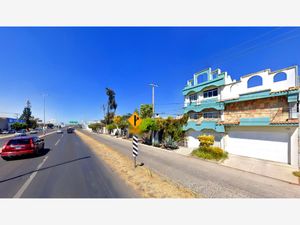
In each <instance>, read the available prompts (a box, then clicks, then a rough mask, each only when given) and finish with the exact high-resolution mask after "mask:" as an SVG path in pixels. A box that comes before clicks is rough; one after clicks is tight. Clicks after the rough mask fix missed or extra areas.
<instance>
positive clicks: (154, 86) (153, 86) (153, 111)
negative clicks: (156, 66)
mask: <svg viewBox="0 0 300 225" xmlns="http://www.w3.org/2000/svg"><path fill="white" fill-rule="evenodd" d="M149 85H150V86H152V117H153V119H154V118H155V110H154V88H156V87H158V85H157V84H154V83H152V84H149ZM152 145H154V131H152Z"/></svg>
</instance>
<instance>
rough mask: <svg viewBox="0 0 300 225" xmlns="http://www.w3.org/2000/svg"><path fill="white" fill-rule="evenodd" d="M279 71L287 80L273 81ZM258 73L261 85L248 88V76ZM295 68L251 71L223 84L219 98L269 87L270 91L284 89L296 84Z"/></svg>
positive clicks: (224, 98) (236, 95)
mask: <svg viewBox="0 0 300 225" xmlns="http://www.w3.org/2000/svg"><path fill="white" fill-rule="evenodd" d="M280 72H284V73H286V74H287V80H284V81H280V82H275V83H274V82H273V77H274V76H275V75H276V74H277V73H280ZM256 75H259V76H261V77H262V79H263V85H261V86H257V87H252V88H248V87H247V83H248V80H249V79H250V78H252V77H253V76H256ZM297 76H298V75H297V70H296V67H291V68H288V69H283V70H278V71H275V72H272V73H270V71H269V70H266V71H261V72H258V73H253V74H251V75H246V76H244V77H241V78H240V81H238V82H236V83H233V84H228V85H226V86H223V88H222V92H221V100H226V99H232V98H238V97H239V95H240V94H247V93H251V92H258V91H263V90H268V89H271V91H279V90H286V89H288V88H290V87H295V86H296V79H297Z"/></svg>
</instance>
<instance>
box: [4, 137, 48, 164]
mask: <svg viewBox="0 0 300 225" xmlns="http://www.w3.org/2000/svg"><path fill="white" fill-rule="evenodd" d="M44 147H45V143H44V139H41V138H39V137H28V136H25V137H16V138H13V139H10V140H9V141H8V142H7V143H6V144H5V145H4V146H3V148H2V152H1V157H2V158H3V159H4V160H7V159H9V158H12V157H14V156H23V155H28V154H39V153H40V151H41V150H43V149H44Z"/></svg>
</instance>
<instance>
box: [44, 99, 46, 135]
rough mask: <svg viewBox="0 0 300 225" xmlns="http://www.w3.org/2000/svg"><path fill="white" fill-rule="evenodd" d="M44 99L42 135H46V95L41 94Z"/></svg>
mask: <svg viewBox="0 0 300 225" xmlns="http://www.w3.org/2000/svg"><path fill="white" fill-rule="evenodd" d="M43 98H44V126H43V134H44V135H45V133H46V94H43Z"/></svg>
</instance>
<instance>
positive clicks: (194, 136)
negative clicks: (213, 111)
mask: <svg viewBox="0 0 300 225" xmlns="http://www.w3.org/2000/svg"><path fill="white" fill-rule="evenodd" d="M200 134H201V132H200V131H193V130H189V131H188V133H187V145H188V147H189V148H198V147H199V144H200V142H199V140H198V136H199V135H200Z"/></svg>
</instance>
